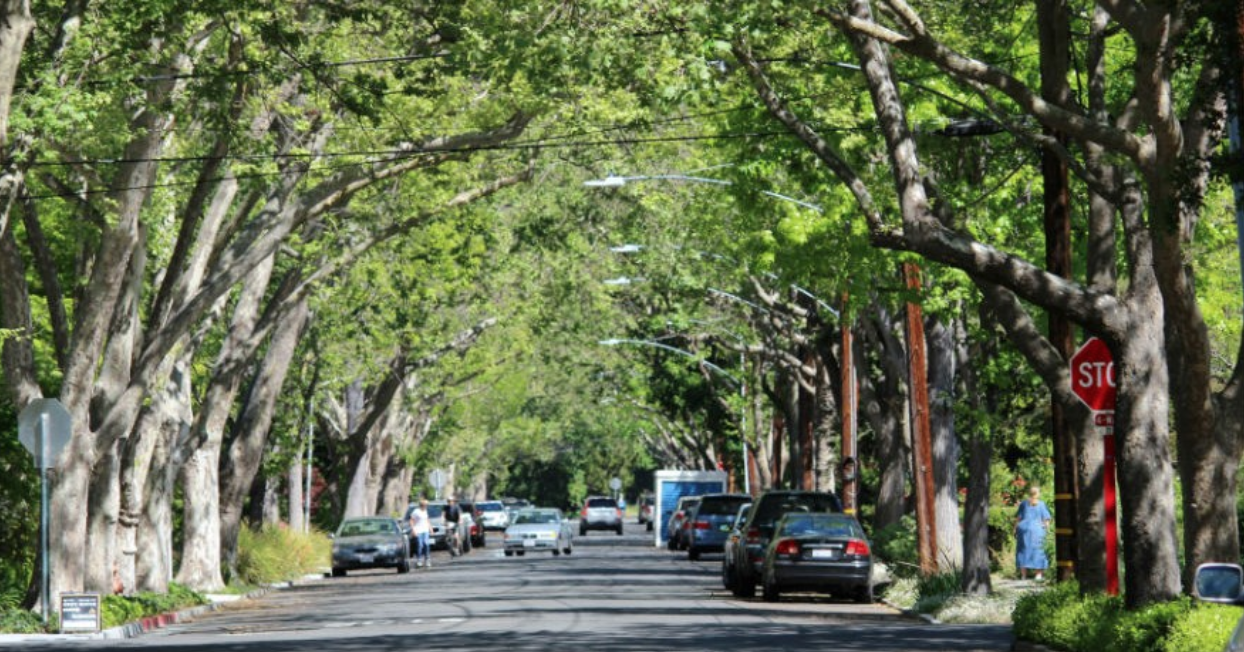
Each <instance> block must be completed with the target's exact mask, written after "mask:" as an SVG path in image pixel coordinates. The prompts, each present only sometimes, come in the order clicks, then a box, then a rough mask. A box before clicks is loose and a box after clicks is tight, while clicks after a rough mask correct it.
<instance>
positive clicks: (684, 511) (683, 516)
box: [665, 496, 700, 550]
mask: <svg viewBox="0 0 1244 652" xmlns="http://www.w3.org/2000/svg"><path fill="white" fill-rule="evenodd" d="M699 502H700V497H699V496H683V497H681V498H679V499H678V503H677V504H676V505H675V506H674V512H673V513H672V514H670V519H669V521H667V522H666V524H665V536H666V541H665V546H666V547H667V548H669V549H670V550H682V549H683V543H682V535H683V527H682V526H683V523H685V522H686V520H687V516H688V515H689V512H690V511H691V510H692V509H695V506H696V505H698V504H699Z"/></svg>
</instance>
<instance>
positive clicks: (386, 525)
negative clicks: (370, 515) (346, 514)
mask: <svg viewBox="0 0 1244 652" xmlns="http://www.w3.org/2000/svg"><path fill="white" fill-rule="evenodd" d="M396 529H397V526H396V524H394V523H393V521H388V520H381V519H372V520H366V521H346V522H345V523H342V524H341V528H340V530H339V531H338V533H337V534H338V535H339V536H343V537H358V536H366V535H369V534H392V533H393V532H395V531H396Z"/></svg>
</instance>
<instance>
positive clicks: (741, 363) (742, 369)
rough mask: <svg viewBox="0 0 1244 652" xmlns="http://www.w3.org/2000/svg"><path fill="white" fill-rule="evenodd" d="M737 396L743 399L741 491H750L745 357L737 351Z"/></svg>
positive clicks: (741, 417) (750, 468) (740, 418)
mask: <svg viewBox="0 0 1244 652" xmlns="http://www.w3.org/2000/svg"><path fill="white" fill-rule="evenodd" d="M739 376H740V378H742V380H741V381H740V382H739V396H740V397H741V398H742V399H743V414H741V415H740V416H739V430H740V431H742V433H743V493H745V494H750V493H752V477H751V476H752V465H751V463H750V461H749V460H748V457H747V436H748V435H749V434H750V433H748V432H747V358H746V356H744V355H743V352H742V351H739Z"/></svg>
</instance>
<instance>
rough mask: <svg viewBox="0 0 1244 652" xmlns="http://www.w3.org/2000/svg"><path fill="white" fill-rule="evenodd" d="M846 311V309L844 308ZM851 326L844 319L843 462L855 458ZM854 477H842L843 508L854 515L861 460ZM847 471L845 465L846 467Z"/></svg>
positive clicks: (857, 464)
mask: <svg viewBox="0 0 1244 652" xmlns="http://www.w3.org/2000/svg"><path fill="white" fill-rule="evenodd" d="M844 312H845V309H844ZM852 346H853V344H852V343H851V327H850V325H849V324H847V322H846V321H845V320H843V321H842V410H841V411H842V463H843V464H846V462H847V461H848V460H854V459H855V361H854V359H853V358H852V355H853V351H852V348H851V347H852ZM855 467H856V470H855V475H854V477H847V476H846V474H845V473H844V475H843V477H842V503H843V504H842V508H843V510H842V511H844V512H846V513H848V514H852V515H854V514H855V513H856V509H857V508H858V505H856V494H857V493H858V487H859V485H858V483H859V480H858V478H859V462H858V461H857V462H856V464H855ZM844 471H845V467H844Z"/></svg>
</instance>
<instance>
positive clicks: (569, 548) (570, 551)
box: [562, 546, 574, 555]
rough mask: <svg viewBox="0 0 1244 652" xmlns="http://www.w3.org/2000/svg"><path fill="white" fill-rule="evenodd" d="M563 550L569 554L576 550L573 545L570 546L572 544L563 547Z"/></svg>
mask: <svg viewBox="0 0 1244 652" xmlns="http://www.w3.org/2000/svg"><path fill="white" fill-rule="evenodd" d="M562 552H564V553H566V554H567V555H569V554H570V553H572V552H574V548H572V547H570V546H566V547H565V548H562Z"/></svg>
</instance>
